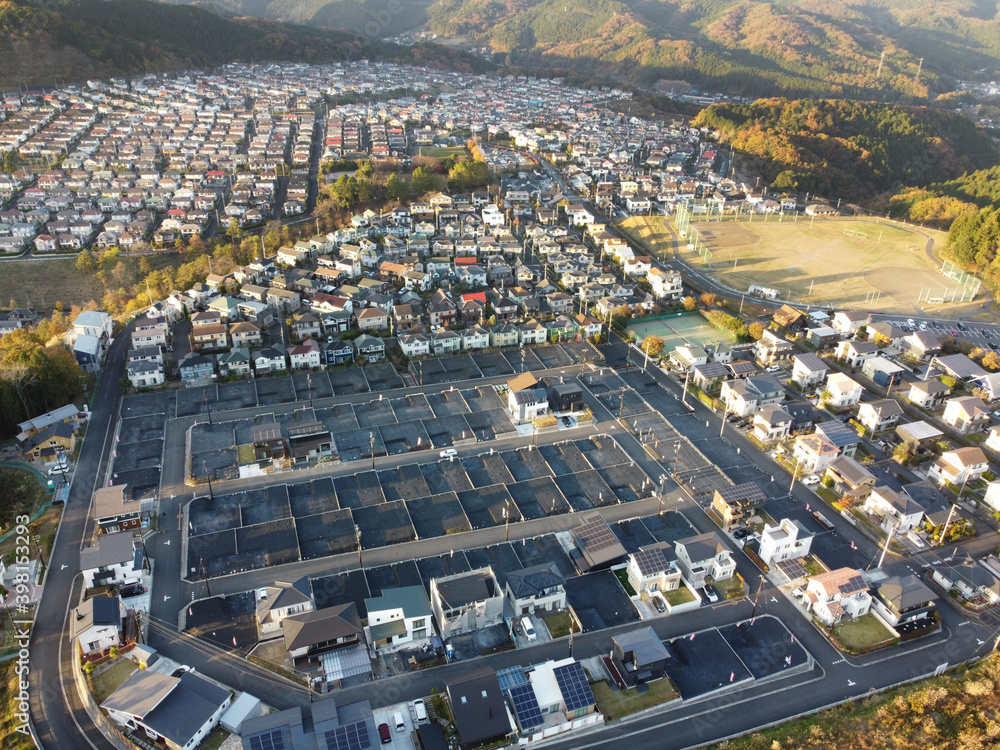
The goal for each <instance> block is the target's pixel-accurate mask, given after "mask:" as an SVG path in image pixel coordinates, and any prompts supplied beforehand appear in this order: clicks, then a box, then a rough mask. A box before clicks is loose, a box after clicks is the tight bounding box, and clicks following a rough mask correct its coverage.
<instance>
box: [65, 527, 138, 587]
mask: <svg viewBox="0 0 1000 750" xmlns="http://www.w3.org/2000/svg"><path fill="white" fill-rule="evenodd" d="M142 561H143V552H142V544H141V543H139V544H136V542H135V540H134V539H133V537H132V534H130V533H128V532H125V531H119V532H118V533H116V534H101V535H100V536H98V537H97V540H96V543H95V544H94V545H93V546H92V547H87V548H85V549H83V550H81V551H80V570H81V571H82V572H83V587H84V588H85V589H90V588H94V587H95V586H109V585H116V584H120V583H122V582H123V581H125V580H127V579H129V578H139V577H140V576H141V575H142Z"/></svg>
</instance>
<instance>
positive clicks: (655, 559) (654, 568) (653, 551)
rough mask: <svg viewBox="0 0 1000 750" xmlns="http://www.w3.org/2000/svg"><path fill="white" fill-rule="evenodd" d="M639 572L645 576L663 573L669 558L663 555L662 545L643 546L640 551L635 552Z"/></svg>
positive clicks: (633, 554)
mask: <svg viewBox="0 0 1000 750" xmlns="http://www.w3.org/2000/svg"><path fill="white" fill-rule="evenodd" d="M632 556H633V557H634V558H635V562H636V564H637V565H638V566H639V572H640V573H642V574H643V575H644V576H649V575H655V574H656V573H662V572H663V571H664V570H666V569H667V567H668V563H667V558H666V557H665V556H664V555H663V549H662V548H661V547H643V548H642V549H640V550H639V551H638V552H633V553H632Z"/></svg>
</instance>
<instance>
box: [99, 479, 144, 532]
mask: <svg viewBox="0 0 1000 750" xmlns="http://www.w3.org/2000/svg"><path fill="white" fill-rule="evenodd" d="M127 490H128V485H127V484H119V485H114V486H111V487H100V488H99V489H97V490H96V491H95V492H94V495H93V499H92V500H91V504H92V506H93V508H94V520H95V521H96V522H97V530H98V532H99V533H101V534H113V533H114V532H116V531H134V530H135V529H138V528H140V527H141V526H142V524H143V518H142V510H141V508H142V506H141V504H140V502H139V501H137V500H132V499H131V497H128V498H126V493H127Z"/></svg>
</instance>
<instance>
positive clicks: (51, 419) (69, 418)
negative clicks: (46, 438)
mask: <svg viewBox="0 0 1000 750" xmlns="http://www.w3.org/2000/svg"><path fill="white" fill-rule="evenodd" d="M85 416H86V415H85V413H83V412H81V411H80V409H79V408H77V406H76V405H75V404H66V406H60V407H59V408H58V409H53V410H52V411H47V412H45V413H44V414H41V415H39V416H37V417H32V418H31V419H27V420H25V421H24V422H21V423H20V424H19V425H18V426H17V429H18V434H17V439H18V440H20V441H22V442H23V441H24V440H26V439H27V438H29V437H33V436H35V435H37V434H38V433H40V432H42V431H43V430H45V429H46V428H48V427H50V426H51V425H54V424H57V423H59V422H65V423H66V424H69V425H72V427H73V429H74V430H76V429H78V428H79V426H80V419H81V417H85Z"/></svg>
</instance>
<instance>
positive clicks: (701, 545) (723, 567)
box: [674, 531, 736, 588]
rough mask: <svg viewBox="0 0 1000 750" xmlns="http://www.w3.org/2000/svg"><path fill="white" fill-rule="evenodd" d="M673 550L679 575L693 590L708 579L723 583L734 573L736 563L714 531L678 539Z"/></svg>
mask: <svg viewBox="0 0 1000 750" xmlns="http://www.w3.org/2000/svg"><path fill="white" fill-rule="evenodd" d="M674 549H675V550H676V552H677V563H678V565H680V569H681V574H682V575H683V576H684V579H685V580H686V581H687V582H688V583H689V584H691V585H692V586H693V587H695V588H698V587H700V586H704V585H705V582H706V580H707V579H708V578H711V579H713V580H716V581H723V580H726V579H729V578H732V577H733V574H734V573H735V572H736V561H735V560H733V556H732V554H731V553H730V551H729V548H728V547H726V544H725V542H723V541H722V537H720V536H719V534H718V533H717V532H715V531H709V532H708V533H706V534H698V535H696V536H691V537H687V538H685V539H678V540H677V541H676V542H674Z"/></svg>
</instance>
